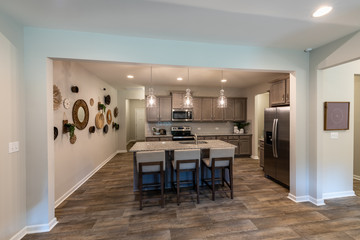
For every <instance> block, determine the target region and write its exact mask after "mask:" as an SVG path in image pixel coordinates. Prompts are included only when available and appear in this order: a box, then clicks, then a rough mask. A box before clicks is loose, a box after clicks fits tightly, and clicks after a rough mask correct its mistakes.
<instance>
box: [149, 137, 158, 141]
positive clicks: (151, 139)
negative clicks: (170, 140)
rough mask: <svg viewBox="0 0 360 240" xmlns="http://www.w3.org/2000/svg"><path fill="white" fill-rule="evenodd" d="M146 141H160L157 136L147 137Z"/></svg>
mask: <svg viewBox="0 0 360 240" xmlns="http://www.w3.org/2000/svg"><path fill="white" fill-rule="evenodd" d="M146 141H147V142H156V141H160V139H159V138H158V137H147V138H146Z"/></svg>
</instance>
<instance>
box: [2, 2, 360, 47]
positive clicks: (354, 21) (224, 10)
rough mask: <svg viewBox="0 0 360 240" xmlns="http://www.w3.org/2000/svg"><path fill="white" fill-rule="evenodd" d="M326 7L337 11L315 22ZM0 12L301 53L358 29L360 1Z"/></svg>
mask: <svg viewBox="0 0 360 240" xmlns="http://www.w3.org/2000/svg"><path fill="white" fill-rule="evenodd" d="M323 4H328V5H332V6H333V7H334V10H333V11H332V12H331V13H330V14H329V15H327V16H325V17H323V18H312V17H311V14H312V12H313V11H314V10H315V9H316V8H318V7H319V6H321V5H323ZM0 11H1V12H5V13H7V14H8V15H10V16H12V17H13V18H15V19H17V20H18V21H19V22H20V23H22V24H24V25H26V26H34V27H43V28H54V29H68V30H77V31H86V32H100V33H109V34H119V35H125V36H137V37H148V38H160V39H174V40H185V41H200V42H212V43H222V44H240V45H247V46H266V47H276V48H291V49H300V50H303V49H305V48H316V47H319V46H321V45H324V44H326V43H328V42H331V41H333V40H335V39H338V38H340V37H342V36H344V35H347V34H350V33H352V32H355V31H357V30H359V29H360V1H359V0H301V1H295V0H271V1H269V0H222V1H219V0H101V1H99V0H75V1H74V0H2V1H0Z"/></svg>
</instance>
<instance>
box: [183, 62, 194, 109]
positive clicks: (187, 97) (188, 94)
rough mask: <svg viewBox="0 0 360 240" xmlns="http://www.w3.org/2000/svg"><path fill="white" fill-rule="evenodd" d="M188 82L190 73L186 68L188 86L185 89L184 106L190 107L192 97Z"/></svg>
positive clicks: (191, 105)
mask: <svg viewBox="0 0 360 240" xmlns="http://www.w3.org/2000/svg"><path fill="white" fill-rule="evenodd" d="M189 83H190V74H189V68H188V88H187V89H186V93H185V96H184V108H192V107H193V98H192V96H191V90H190V88H189Z"/></svg>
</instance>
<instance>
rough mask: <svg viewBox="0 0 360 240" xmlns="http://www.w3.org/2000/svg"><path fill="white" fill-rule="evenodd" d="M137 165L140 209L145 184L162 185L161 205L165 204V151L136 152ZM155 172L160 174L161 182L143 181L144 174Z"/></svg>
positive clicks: (154, 173)
mask: <svg viewBox="0 0 360 240" xmlns="http://www.w3.org/2000/svg"><path fill="white" fill-rule="evenodd" d="M136 166H137V172H138V183H139V186H138V187H139V204H140V210H141V209H142V204H143V186H151V187H160V190H161V198H160V202H161V207H164V205H165V197H164V188H165V151H144V152H137V153H136ZM146 174H153V175H157V174H158V175H160V183H156V182H155V178H154V182H153V183H146V184H144V183H143V175H146Z"/></svg>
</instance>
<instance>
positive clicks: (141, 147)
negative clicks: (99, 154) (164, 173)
mask: <svg viewBox="0 0 360 240" xmlns="http://www.w3.org/2000/svg"><path fill="white" fill-rule="evenodd" d="M180 142H181V141H164V142H160V141H159V142H137V143H135V144H134V146H133V147H132V148H131V149H130V150H129V152H141V151H159V150H181V149H209V148H219V147H224V148H225V147H234V148H236V147H237V146H235V145H233V144H230V143H227V142H224V141H221V140H205V142H206V143H201V142H204V140H199V144H198V145H196V144H181V143H180Z"/></svg>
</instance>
